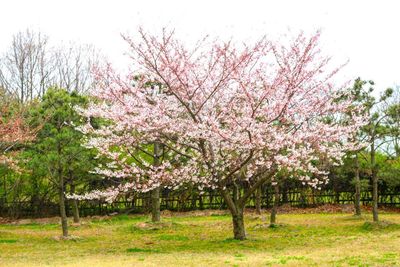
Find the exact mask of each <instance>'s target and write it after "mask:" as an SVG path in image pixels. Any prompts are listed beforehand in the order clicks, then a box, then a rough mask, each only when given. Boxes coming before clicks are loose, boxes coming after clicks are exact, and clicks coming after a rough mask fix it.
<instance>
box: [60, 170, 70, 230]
mask: <svg viewBox="0 0 400 267" xmlns="http://www.w3.org/2000/svg"><path fill="white" fill-rule="evenodd" d="M58 175H59V182H60V184H59V205H60V217H61V227H62V235H63V237H68V220H67V219H68V218H67V214H66V212H65V196H64V179H63V176H62V170H61V169H59V170H58Z"/></svg>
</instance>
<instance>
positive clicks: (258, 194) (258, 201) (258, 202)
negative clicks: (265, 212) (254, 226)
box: [256, 186, 262, 215]
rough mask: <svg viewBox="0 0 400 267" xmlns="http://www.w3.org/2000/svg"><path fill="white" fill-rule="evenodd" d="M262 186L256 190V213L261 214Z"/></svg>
mask: <svg viewBox="0 0 400 267" xmlns="http://www.w3.org/2000/svg"><path fill="white" fill-rule="evenodd" d="M261 191H262V189H261V186H260V187H259V188H258V189H257V191H256V213H257V214H259V215H260V214H261Z"/></svg>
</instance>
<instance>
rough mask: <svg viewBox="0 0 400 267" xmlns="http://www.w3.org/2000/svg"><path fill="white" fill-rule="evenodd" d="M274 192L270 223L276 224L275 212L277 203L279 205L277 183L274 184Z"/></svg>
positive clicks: (276, 211)
mask: <svg viewBox="0 0 400 267" xmlns="http://www.w3.org/2000/svg"><path fill="white" fill-rule="evenodd" d="M274 189H275V194H274V205H273V207H272V210H271V218H270V225H271V226H273V225H275V224H276V214H277V213H278V205H279V184H276V185H275V186H274Z"/></svg>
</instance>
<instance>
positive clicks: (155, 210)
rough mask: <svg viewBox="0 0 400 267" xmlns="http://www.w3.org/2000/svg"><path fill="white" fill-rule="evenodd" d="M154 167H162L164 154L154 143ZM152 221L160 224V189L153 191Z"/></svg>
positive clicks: (158, 145)
mask: <svg viewBox="0 0 400 267" xmlns="http://www.w3.org/2000/svg"><path fill="white" fill-rule="evenodd" d="M153 152H154V153H153V155H154V162H153V164H154V166H159V165H160V163H161V162H160V158H161V153H162V147H161V144H160V143H157V142H156V143H154V151H153ZM151 221H152V222H160V187H157V188H155V189H153V191H151Z"/></svg>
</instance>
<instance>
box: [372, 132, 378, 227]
mask: <svg viewBox="0 0 400 267" xmlns="http://www.w3.org/2000/svg"><path fill="white" fill-rule="evenodd" d="M374 141H375V138H372V142H371V168H372V175H371V178H372V216H373V220H374V222H377V221H379V218H378V175H377V170H376V160H375V142H374Z"/></svg>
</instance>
